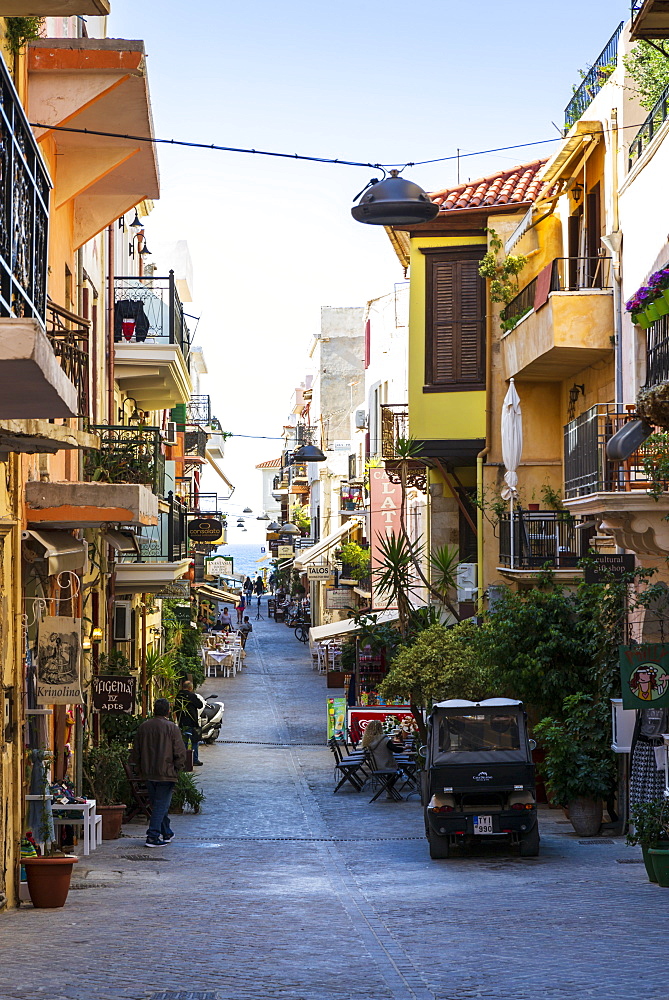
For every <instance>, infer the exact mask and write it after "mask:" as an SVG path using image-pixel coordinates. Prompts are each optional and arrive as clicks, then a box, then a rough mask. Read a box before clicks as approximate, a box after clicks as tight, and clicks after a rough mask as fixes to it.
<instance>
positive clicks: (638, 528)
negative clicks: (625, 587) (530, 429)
mask: <svg viewBox="0 0 669 1000" xmlns="http://www.w3.org/2000/svg"><path fill="white" fill-rule="evenodd" d="M635 419H636V414H635V412H634V406H633V405H630V406H627V407H625V412H617V411H616V407H615V406H614V405H613V404H605V403H600V404H598V405H597V406H593V407H591V408H590V409H589V410H587V411H586V412H585V413H583V414H582V415H581V416H580V417H577V418H576V420H572V421H570V423H568V424H567V425H566V427H565V429H564V475H565V506H566V507H567V508H568V509H569V510H570V511H571V512H572V513H574V514H583V515H586V516H592V515H597V516H598V517H599V520H600V522H601V529H602V530H603V531H606V532H608V533H609V534H611V535H613V537H614V539H615V542H616V544H617V545H619V546H621V547H622V548H625V549H630V550H631V551H633V552H635V553H637V555H638V557H639V558H640V559H641V561H642V562H643V561H644V560H645V559H650V560H651V562H650V563H649V564H651V565H653V564H654V563H653V562H652V560H653V559H654V558H656V557H658V556H660V557H662V558H666V556H667V555H668V554H669V522H667V520H666V516H667V512H668V511H669V494H668V493H667V492H666V491H665V492H664V493H662V494H661V495H660V496H659V498H657V497H656V496H654V495H652V494H651V493H649V489H650V488H651V487H652V485H653V483H652V482H651V479H650V476H649V474H648V471H647V465H648V464H649V463H650V462H652V461H653V459H654V457H656V456H657V453H658V449H660V450H662V451H666V446H665V445H664V444H663V439H664V438H665V437H666V434H663V432H662V431H661V430H660V429H659V428H658V429H657V430H656V436H655V435H654V437H652V438H650V439H649V440H648V441H646V442H645V444H644V445H643V446H642V447H641V448H639V450H638V451H636V452H634V453H633V454H632V455H631V456H630V457H629V458H628V459H627V460H626V461H624V462H612V461H610V460H609V459H608V457H607V455H606V445H607V442H608V441H609V439H610V438H611V437H612V436H613V435H614V434H615V433H616V431H618V430H620V429H621V428H622V427H623V426H624V425H625V424H626V423H627V422H628V421H630V420H635ZM667 485H668V486H669V484H667Z"/></svg>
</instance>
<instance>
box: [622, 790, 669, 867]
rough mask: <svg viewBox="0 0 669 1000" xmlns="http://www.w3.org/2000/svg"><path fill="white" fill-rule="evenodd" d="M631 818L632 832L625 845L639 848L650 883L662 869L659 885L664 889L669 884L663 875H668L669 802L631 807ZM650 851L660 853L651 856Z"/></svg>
mask: <svg viewBox="0 0 669 1000" xmlns="http://www.w3.org/2000/svg"><path fill="white" fill-rule="evenodd" d="M631 818H632V823H631V826H632V827H633V832H632V831H630V833H628V834H627V843H628V844H630V845H631V846H636V845H638V846H639V847H641V853H642V855H643V863H644V865H645V866H646V873H647V875H648V880H649V881H650V882H657V881H658V872H659V870H660V869H662V875H663V879H664V880H663V881H662V882H661V883H660V884H661V885H664V886H665V887H666V886H667V885H668V884H669V882H667V879H666V877H665V873H667V875H669V802H668V801H667V800H666V799H655V800H654V801H653V802H642V803H639V804H638V805H636V806H633V807H632V817H631ZM651 851H658V852H660V853H659V854H658V855H652V854H651ZM665 859H666V860H665ZM656 868H657V869H658V871H656Z"/></svg>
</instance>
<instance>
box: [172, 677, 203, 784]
mask: <svg viewBox="0 0 669 1000" xmlns="http://www.w3.org/2000/svg"><path fill="white" fill-rule="evenodd" d="M200 706H201V701H200V699H199V698H198V696H197V695H196V694H195V692H194V691H193V682H192V681H184V682H183V684H182V685H181V690H180V691H179V692H178V694H177V696H176V698H175V699H174V711H175V712H176V716H177V725H178V726H179V729H180V730H181V735H182V737H183V741H184V746H185V747H186V749H188V744H189V743H190V745H191V749H192V751H193V767H202V761H201V760H200V757H199V755H198V752H197V748H198V744H199V742H200Z"/></svg>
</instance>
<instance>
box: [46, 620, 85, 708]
mask: <svg viewBox="0 0 669 1000" xmlns="http://www.w3.org/2000/svg"><path fill="white" fill-rule="evenodd" d="M83 700H84V699H83V698H82V695H81V618H66V617H65V616H62V617H61V616H60V615H58V616H57V617H56V616H54V617H51V616H48V617H46V618H42V620H41V622H40V624H39V635H38V639H37V704H38V705H81V704H83Z"/></svg>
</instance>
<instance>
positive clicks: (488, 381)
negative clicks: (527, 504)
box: [476, 281, 492, 614]
mask: <svg viewBox="0 0 669 1000" xmlns="http://www.w3.org/2000/svg"><path fill="white" fill-rule="evenodd" d="M487 290H488V281H486V291H487ZM485 339H486V346H485V442H486V443H485V448H482V449H481V451H480V452H479V453H478V455H477V456H476V497H477V499H478V504H477V506H476V587H477V592H476V604H477V610H478V612H479V614H481V612H482V611H483V551H484V546H483V461H484V459H485V458H486V456H487V455H488V454H489V452H490V431H491V427H492V316H491V315H490V310H486V338H485Z"/></svg>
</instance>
